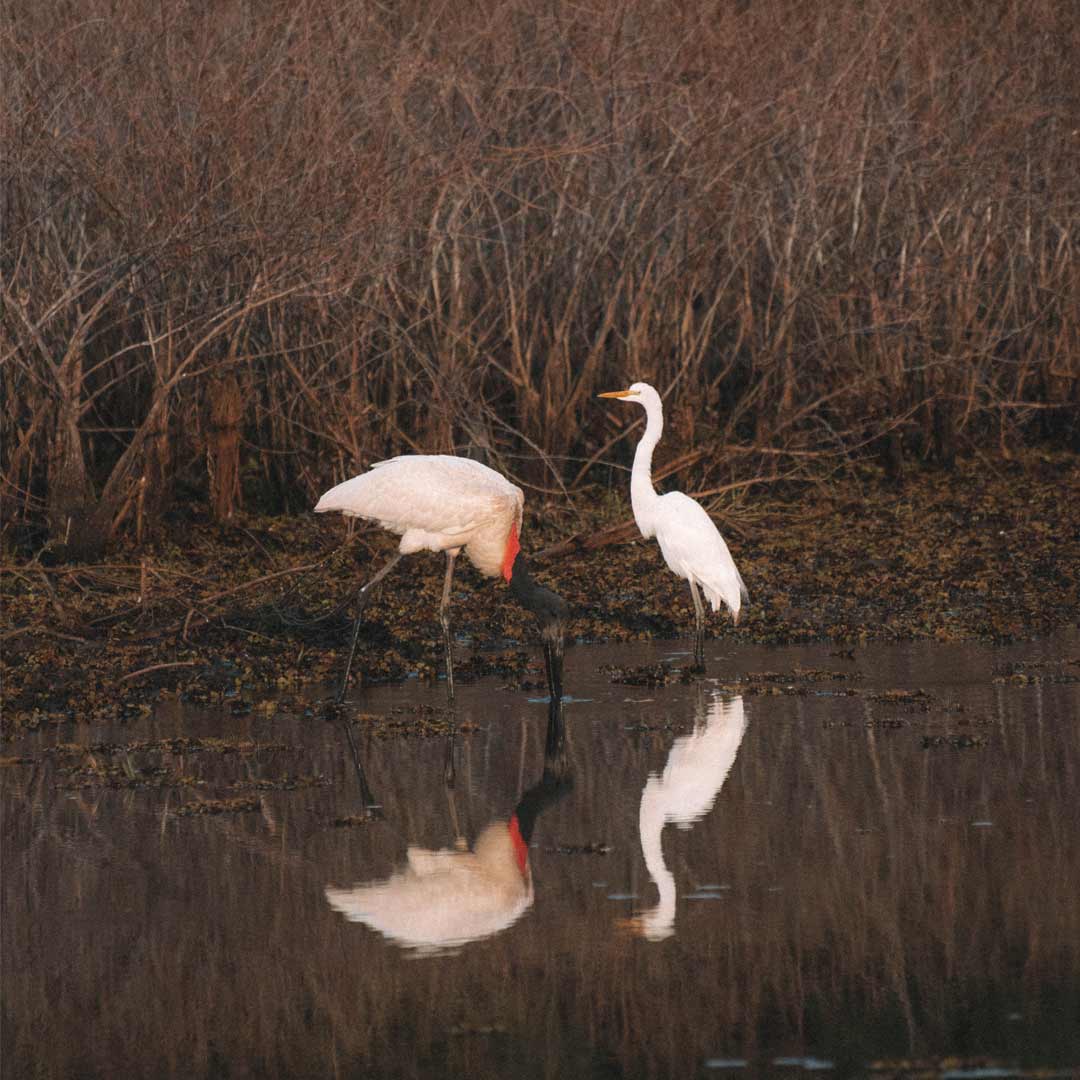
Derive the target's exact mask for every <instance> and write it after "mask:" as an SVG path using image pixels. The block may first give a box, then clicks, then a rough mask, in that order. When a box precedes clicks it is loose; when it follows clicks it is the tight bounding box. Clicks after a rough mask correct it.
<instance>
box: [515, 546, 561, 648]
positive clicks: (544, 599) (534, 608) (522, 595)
mask: <svg viewBox="0 0 1080 1080" xmlns="http://www.w3.org/2000/svg"><path fill="white" fill-rule="evenodd" d="M510 592H511V593H512V594H513V596H514V599H515V600H516V601H517V602H518V603H519V604H520V605H521V606H522V607H523V608H525V609H526V611H531V612H532V613H533V614H534V615H535V616H536V617H537V618H538V619H539V620H540V625H541V627H543V628H544V629H546V628H547V626H548V625H549V624H550V623H551V622H553V621H556V620H557V621H560V622H561V621H562V618H563V616H564V615H565V613H566V604H565V602H564V601H563V599H562V597H561V596H558V595H556V594H555V593H553V592H552V591H551V590H550V589H545V588H544V586H543V585H539V584H537V581H536V579H535V578H534V577H533V576H532V573H531V572H530V571H529V566H528V563H527V562H526V561H525V557H524V556H523V555H520V554H519V555H518V556H517V558H516V559H514V566H513V569H512V571H511V574H510Z"/></svg>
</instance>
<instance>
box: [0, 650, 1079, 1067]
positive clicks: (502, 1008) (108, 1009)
mask: <svg viewBox="0 0 1080 1080" xmlns="http://www.w3.org/2000/svg"><path fill="white" fill-rule="evenodd" d="M835 652H836V650H835V649H830V647H829V646H826V645H817V646H807V647H801V648H786V649H776V648H773V649H767V648H758V647H735V646H727V647H724V646H723V645H722V644H721V643H711V645H710V648H709V675H708V677H706V678H704V679H699V680H696V681H694V682H692V683H690V684H681V683H671V684H668V685H659V686H650V685H633V684H628V683H625V682H615V681H612V673H611V672H610V671H608V670H602V669H603V668H605V666H606V665H612V664H615V665H624V666H625V665H641V664H651V663H656V662H658V661H662V660H668V661H671V662H673V663H674V664H676V665H677V664H681V663H685V662H686V661H687V660H688V659H689V657H688V656H687V655H686V654H684V653H681V652H680V651H679V650H678V644H677V643H671V642H662V643H656V644H651V645H642V646H634V647H627V646H620V647H618V648H614V647H612V648H607V647H599V646H597V647H579V648H576V649H570V650H568V652H567V671H566V685H567V688H568V690H569V691H572V693H573V695H574V697H573V700H570V701H568V702H567V704H566V705H565V707H564V709H563V727H562V729H561V730H560V729H558V728H557V727H549V715H548V708H547V706H546V704H545V703H544V702H543V701H542V700H533V699H530V695H529V694H528V693H524V692H521V691H518V690H510V689H506V688H503V687H502V686H501V684H500V682H499V681H498V680H495V679H491V680H481V681H479V682H474V683H472V684H463V685H461V686H460V687H459V700H458V706H457V709H456V716H457V721H458V726H459V733H458V735H457V737H456V740H455V741H454V743H453V744H452V745H451V744H450V743H449V741H448V740H447V739H446V738H444V737H442V736H433V735H428V736H423V735H421V734H417V733H415V731H414V729H415V728H416V727H417V722H418V720H422V719H423V718H424V716H425V713H424V712H423V711H422V709H421V708H420V707H423V706H430V707H433V708H434V709H439V708H441V706H442V705H443V704H444V699H443V691H442V688H441V686H439V685H433V686H425V685H418V684H417V683H415V682H413V683H407V684H405V685H402V686H395V687H380V688H374V689H370V690H367V691H364V692H362V693H359V694H356V695H354V697H353V699H352V709H353V715H355V714H356V713H359V712H365V713H370V714H378V715H380V716H389V717H391V719H392V720H393V721H394V722H393V723H392V724H391V725H390V727H391V728H392V729H394V731H395V732H397V733H396V734H392V735H389V736H387V735H379V734H376V733H375V730H374V729H373V727H372V726H371V725H370V724H369V723H366V722H364V721H363V720H362V719H361V720H360V721H359V722H358V723H357V724H356V725H355V727H354V731H355V733H356V742H357V747H358V750H359V754H360V757H361V760H362V763H363V767H364V770H365V773H366V779H367V782H368V784H369V785H370V790H371V792H372V793H373V795H374V797H375V799H376V800H377V802H378V803H379V804H380V807H381V816H375V817H371V818H365V815H364V803H363V800H362V799H361V794H360V787H359V784H358V778H357V774H356V771H355V768H354V764H353V759H352V757H351V755H350V753H349V749H348V745H347V743H346V741H345V739H344V738H343V735H342V729H341V727H340V726H339V725H335V724H332V723H329V722H327V721H326V720H324V719H321V718H320V714H319V713H318V711H317V710H316V709H314V708H313V707H312V702H305V701H302V700H297V699H291V700H288V701H285V702H281V703H274V702H254V703H251V704H253V705H254V707H253V708H250V709H247V708H245V707H244V706H243V705H241V704H240V703H238V702H237V701H230V702H226V703H224V704H223V705H222V706H221V707H220V708H215V709H213V710H205V709H203V710H195V709H193V708H191V707H190V706H186V705H183V704H181V703H179V702H165V703H162V704H161V705H160V706H159V707H158V708H157V709H156V711H155V712H154V713H153V714H152V715H151V716H149V717H146V718H145V719H142V720H139V721H138V722H132V723H130V724H127V725H124V726H123V727H122V728H119V729H116V730H113V731H109V732H102V731H101V730H100V729H95V730H92V731H90V730H85V729H74V728H65V729H52V730H49V731H47V732H41V733H37V734H35V735H34V736H32V737H29V738H27V739H24V740H21V741H20V742H18V743H16V744H10V745H9V746H7V747H6V748H5V750H4V753H5V754H6V755H8V761H9V762H10V761H11V759H12V758H15V759H17V762H18V763H15V764H10V763H9V764H8V765H7V766H6V767H5V768H4V769H3V770H0V774H2V775H0V779H2V780H3V791H2V809H3V822H2V840H3V881H2V899H3V926H2V945H3V989H4V994H3V1007H2V1009H3V1011H2V1039H3V1043H2V1051H3V1073H4V1075H5V1076H12V1077H15V1076H37V1077H71V1076H79V1077H117V1076H124V1077H134V1076H147V1077H159V1076H160V1077H166V1076H182V1077H191V1076H215V1077H226V1076H228V1077H247V1076H296V1077H308V1076H311V1077H315V1076H318V1077H322V1076H348V1077H369V1076H391V1077H414V1076H432V1077H444V1076H445V1077H750V1076H769V1077H772V1076H777V1077H794V1076H799V1075H804V1074H813V1075H818V1076H826V1077H828V1076H836V1077H841V1076H867V1075H870V1076H875V1077H885V1076H896V1075H903V1076H914V1075H930V1076H947V1077H953V1078H961V1077H968V1076H970V1077H975V1076H987V1077H988V1076H1011V1075H1024V1074H1028V1075H1032V1074H1034V1073H1035V1072H1036V1071H1037V1070H1038V1071H1039V1075H1055V1076H1057V1075H1060V1076H1069V1075H1074V1074H1075V1072H1074V1070H1075V1069H1076V1067H1077V1066H1080V904H1078V902H1077V897H1078V896H1080V826H1078V820H1080V815H1078V813H1077V802H1078V794H1080V729H1078V724H1077V718H1078V716H1080V683H1077V681H1076V676H1077V675H1080V665H1078V663H1077V661H1078V658H1080V635H1069V636H1066V637H1059V638H1056V639H1053V640H1048V641H1043V642H1035V643H1028V644H1024V645H1018V646H1013V647H1008V648H984V647H972V646H936V645H914V646H910V645H909V646H876V647H867V648H865V649H857V650H856V651H855V653H854V656H853V657H848V656H842V655H836V654H835ZM840 676H844V677H840ZM418 710H420V711H418ZM448 779H449V780H450V781H451V783H448ZM209 810H219V811H220V810H224V811H225V812H218V813H211V812H204V811H209Z"/></svg>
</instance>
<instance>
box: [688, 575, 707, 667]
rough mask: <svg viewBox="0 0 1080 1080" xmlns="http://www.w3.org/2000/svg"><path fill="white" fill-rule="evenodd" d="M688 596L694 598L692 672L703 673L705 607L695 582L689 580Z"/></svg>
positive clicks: (691, 579)
mask: <svg viewBox="0 0 1080 1080" xmlns="http://www.w3.org/2000/svg"><path fill="white" fill-rule="evenodd" d="M690 595H691V596H692V597H693V598H694V668H693V670H694V671H698V672H704V671H705V607H704V605H703V604H702V603H701V594H700V593H699V592H698V587H697V582H696V581H694V579H693V578H690Z"/></svg>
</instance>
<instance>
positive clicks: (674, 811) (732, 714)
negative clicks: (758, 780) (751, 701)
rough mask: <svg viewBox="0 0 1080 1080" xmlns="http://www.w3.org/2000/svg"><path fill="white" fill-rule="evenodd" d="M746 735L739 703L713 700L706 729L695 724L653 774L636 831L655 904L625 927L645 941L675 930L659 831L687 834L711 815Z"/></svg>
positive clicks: (672, 895) (671, 891)
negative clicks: (653, 885)
mask: <svg viewBox="0 0 1080 1080" xmlns="http://www.w3.org/2000/svg"><path fill="white" fill-rule="evenodd" d="M745 733H746V720H745V717H744V715H743V700H742V698H741V697H734V698H732V699H731V700H730V701H724V700H723V699H722V698H720V697H719V696H717V697H716V699H715V700H714V701H713V702H712V704H710V705H709V707H708V709H707V711H706V717H705V723H704V724H702V723H701V722H700V720H699V721H698V722H697V723H696V724H695V727H694V733H693V734H692V735H684V736H682V737H681V738H678V739H676V740H675V742H674V743H673V744H672V747H671V751H670V752H669V754H668V759H667V764H666V765H665V766H664V772H663V775H662V776H657V775H656V774H655V773H653V774H651V775H650V776H649V779H648V780H647V781H646V783H645V788H644V790H643V791H642V793H641V807H640V809H639V811H638V831H639V832H640V834H641V852H642V854H643V855H644V856H645V866H646V868H647V869H648V871H649V875H650V877H651V878H652V879H653V881H654V882H656V887H657V889H658V890H659V892H660V902H659V903H658V904H657V905H656V907H654V908H651V909H649V910H648V911H643V912H641V913H640V914H639V915H638V916H637V917H636V918H634V919H631V920H629V922H628V924H627V925H628V926H629V928H630V929H631V930H633V931H634V932H635V933H639V934H641V935H643V936H644V937H647V938H648V939H649V940H650V941H660V940H662V939H663V938H666V937H669V936H670V935H671V934H672V933H674V927H675V876H674V875H673V874H672V873H671V871H670V870H669V869H668V868H667V865H666V864H665V863H664V850H663V846H662V843H661V838H662V834H663V831H664V826H665V825H666V824H667V823H668V822H674V823H675V824H677V825H678V826H679V827H680V828H682V829H689V828H690V826H691V825H692V824H693V823H694V822H695V821H698V820H700V819H701V818H703V817H704V816H705V815H706V814H707V813H708V812H709V811H710V810H711V809H712V807H713V804H714V803H715V802H716V798H717V796H718V795H719V794H720V789H721V788H722V787H723V786H724V781H725V780H726V779H727V776H728V773H729V772H731V766H732V765H733V764H734V763H735V755H736V754H737V753H738V751H739V745H740V744H741V743H742V739H743V735H744V734H745Z"/></svg>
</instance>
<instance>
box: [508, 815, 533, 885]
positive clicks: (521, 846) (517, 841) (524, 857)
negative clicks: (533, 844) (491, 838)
mask: <svg viewBox="0 0 1080 1080" xmlns="http://www.w3.org/2000/svg"><path fill="white" fill-rule="evenodd" d="M507 828H508V829H509V830H510V842H511V843H512V844H513V845H514V855H515V856H516V857H517V864H518V870H520V871H521V876H522V877H524V876H525V867H526V865H527V864H528V862H529V849H528V847H527V846H526V844H525V841H524V840H522V838H521V829H520V828H519V827H518V819H517V814H514V816H513V817H512V818H511V819H510V823H509V825H507Z"/></svg>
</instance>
